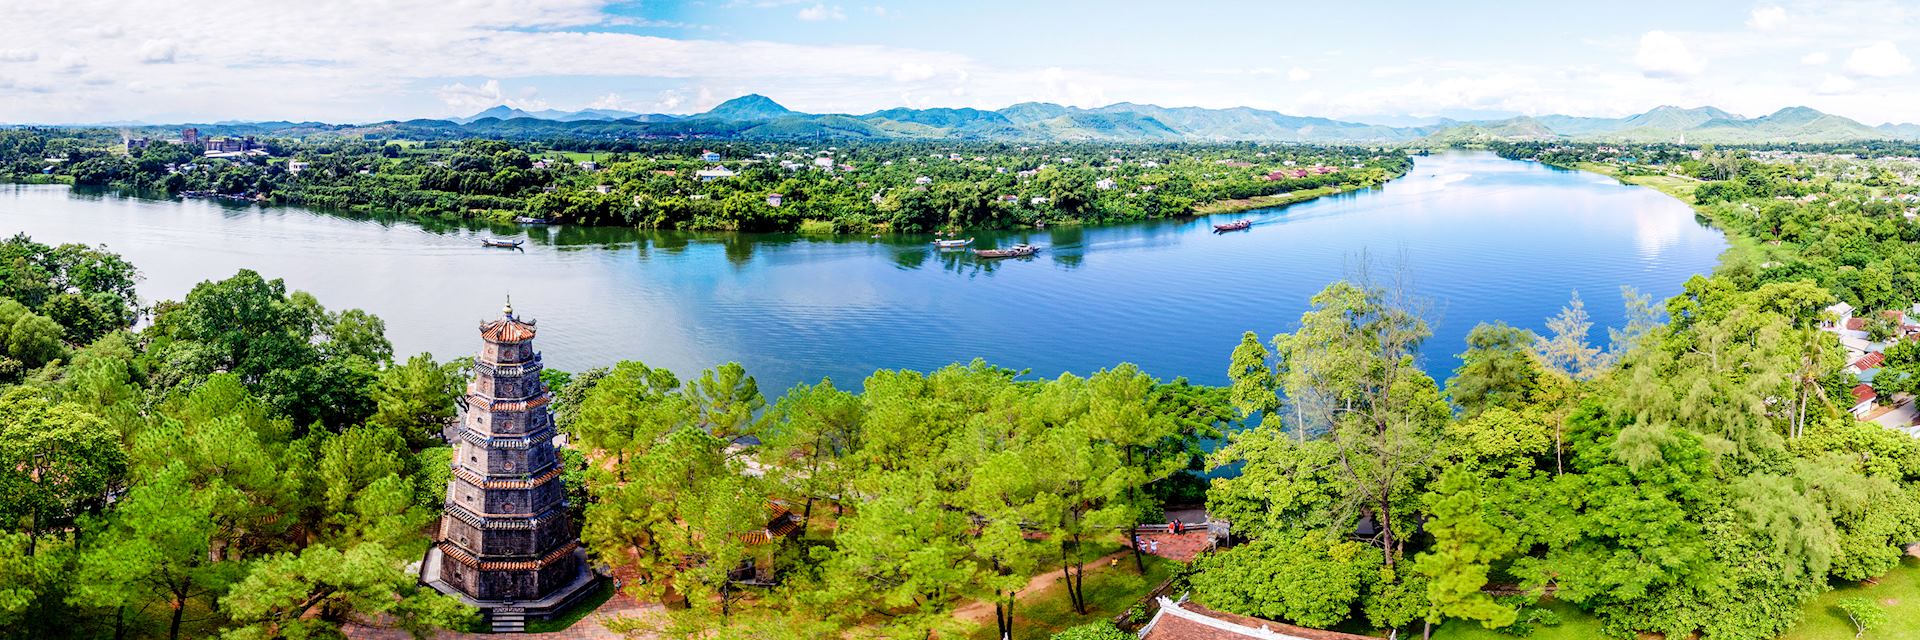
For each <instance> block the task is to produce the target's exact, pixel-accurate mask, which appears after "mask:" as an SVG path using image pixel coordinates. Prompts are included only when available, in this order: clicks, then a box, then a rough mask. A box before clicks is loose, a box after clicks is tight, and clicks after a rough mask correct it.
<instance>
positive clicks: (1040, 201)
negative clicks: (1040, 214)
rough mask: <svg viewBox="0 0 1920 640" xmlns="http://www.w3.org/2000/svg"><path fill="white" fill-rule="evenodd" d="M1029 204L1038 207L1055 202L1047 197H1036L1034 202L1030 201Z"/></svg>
mask: <svg viewBox="0 0 1920 640" xmlns="http://www.w3.org/2000/svg"><path fill="white" fill-rule="evenodd" d="M1027 202H1028V203H1029V204H1032V205H1033V206H1036V207H1038V206H1040V205H1043V204H1046V203H1049V202H1053V201H1052V200H1049V199H1048V198H1047V197H1046V196H1034V197H1033V199H1032V200H1028V201H1027Z"/></svg>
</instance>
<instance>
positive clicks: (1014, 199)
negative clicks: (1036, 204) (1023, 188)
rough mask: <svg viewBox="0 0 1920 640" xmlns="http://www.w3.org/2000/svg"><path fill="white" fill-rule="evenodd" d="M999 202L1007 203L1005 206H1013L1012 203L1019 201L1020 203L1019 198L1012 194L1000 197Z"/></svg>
mask: <svg viewBox="0 0 1920 640" xmlns="http://www.w3.org/2000/svg"><path fill="white" fill-rule="evenodd" d="M1000 201H1001V202H1004V203H1007V204H1013V203H1016V202H1019V201H1020V196H1016V195H1013V194H1007V195H1004V196H1000Z"/></svg>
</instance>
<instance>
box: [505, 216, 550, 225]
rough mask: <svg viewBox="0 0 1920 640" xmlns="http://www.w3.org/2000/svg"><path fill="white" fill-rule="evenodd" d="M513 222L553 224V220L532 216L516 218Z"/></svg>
mask: <svg viewBox="0 0 1920 640" xmlns="http://www.w3.org/2000/svg"><path fill="white" fill-rule="evenodd" d="M513 221H514V222H518V223H520V224H553V219H552V218H534V217H530V216H515V217H514V218H513Z"/></svg>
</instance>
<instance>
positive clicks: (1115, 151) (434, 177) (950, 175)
mask: <svg viewBox="0 0 1920 640" xmlns="http://www.w3.org/2000/svg"><path fill="white" fill-rule="evenodd" d="M261 145H262V146H263V147H264V149H263V150H264V151H266V152H268V153H270V154H271V155H270V156H255V157H238V158H203V157H201V155H200V153H199V152H198V150H197V149H189V148H186V147H184V146H181V145H177V144H171V143H168V142H165V141H154V142H153V143H152V144H147V145H145V146H140V147H128V148H124V149H123V148H122V145H121V144H120V141H119V140H118V139H117V138H112V137H110V136H109V135H107V132H104V131H94V130H65V129H46V130H28V129H17V130H5V131H0V179H11V180H40V181H48V180H50V181H62V182H71V183H73V184H78V185H92V186H103V187H115V188H123V189H130V190H134V191H137V192H143V193H149V194H155V195H162V196H173V195H175V194H183V193H184V194H195V195H208V196H222V197H232V198H240V199H246V200H252V201H258V202H263V203H277V204H289V205H302V206H308V207H315V208H321V209H328V210H340V211H359V212H364V213H369V214H379V215H392V216H400V217H409V218H417V219H478V220H487V221H493V222H502V223H510V222H512V221H513V220H514V219H515V218H536V219H542V220H547V221H551V222H553V223H559V224H581V225H601V226H607V225H611V226H635V227H640V228H647V229H683V230H708V231H796V230H801V231H807V232H811V233H873V232H889V231H892V232H927V231H935V230H958V229H963V228H965V229H999V228H1013V227H1030V226H1036V225H1046V224H1103V223H1113V222H1124V221H1137V220H1149V219H1157V218H1170V217H1180V216H1186V215H1191V213H1192V211H1193V209H1194V207H1195V206H1196V205H1199V204H1204V203H1208V202H1214V201H1219V200H1232V199H1236V198H1246V197H1250V196H1256V195H1272V194H1279V193H1288V192H1294V191H1303V190H1310V189H1318V188H1322V187H1329V186H1337V187H1341V188H1346V189H1351V188H1361V187H1368V186H1377V185H1379V184H1382V183H1385V182H1387V181H1388V180H1391V179H1393V178H1397V177H1399V176H1401V175H1404V174H1405V173H1406V172H1407V170H1408V169H1410V168H1411V166H1412V162H1411V161H1410V160H1409V159H1408V158H1407V157H1406V155H1405V154H1404V153H1403V152H1401V151H1399V150H1383V149H1380V148H1377V147H1339V146H1303V145H1279V144H1264V145H1262V144H1253V143H1239V144H1166V145H1152V146H1117V145H1114V144H1094V143H1051V144H1040V145H1015V144H1012V143H986V142H942V143H936V142H907V141H899V142H840V143H837V144H835V145H834V146H823V147H807V146H796V145H795V144H794V143H774V142H747V141H727V140H708V141H700V140H692V141H659V142H639V143H629V144H624V145H621V146H620V147H619V150H613V151H586V152H582V151H568V150H566V149H565V147H566V146H567V145H566V144H565V141H547V142H517V143H510V142H506V141H500V140H462V141H428V142H419V141H406V140H378V139H360V138H341V137H331V138H324V137H323V138H312V139H268V140H265V141H262V142H261ZM708 151H711V152H713V153H716V154H718V157H719V159H717V160H712V161H708V160H704V159H702V155H703V153H704V152H708ZM294 162H300V163H303V164H302V168H301V169H300V170H299V171H297V172H296V171H293V170H291V167H292V166H293V163H294ZM712 167H724V168H725V169H726V170H727V172H728V175H727V176H725V177H721V178H717V179H711V180H707V179H703V178H702V177H701V176H700V175H699V173H700V172H701V171H702V170H705V169H709V168H712ZM1313 167H1321V168H1322V169H1321V170H1320V171H1311V170H1309V169H1311V168H1313ZM1283 170H1284V171H1285V172H1286V173H1285V174H1284V175H1283V176H1276V177H1275V178H1274V179H1269V174H1274V173H1275V172H1280V171H1283ZM770 194H779V195H780V196H781V199H780V200H779V201H778V202H776V201H774V200H771V199H769V195H770Z"/></svg>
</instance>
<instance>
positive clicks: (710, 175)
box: [693, 165, 736, 182]
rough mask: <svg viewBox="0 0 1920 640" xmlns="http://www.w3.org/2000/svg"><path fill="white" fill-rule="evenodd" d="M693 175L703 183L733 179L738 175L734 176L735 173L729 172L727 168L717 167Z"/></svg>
mask: <svg viewBox="0 0 1920 640" xmlns="http://www.w3.org/2000/svg"><path fill="white" fill-rule="evenodd" d="M693 175H695V176H697V177H699V178H700V181H701V182H713V181H715V180H720V179H723V178H731V177H733V176H734V175H736V174H734V172H732V171H729V170H728V169H727V168H726V167H722V166H717V165H716V166H713V167H709V168H706V169H701V170H699V171H696V172H694V174H693Z"/></svg>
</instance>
